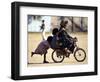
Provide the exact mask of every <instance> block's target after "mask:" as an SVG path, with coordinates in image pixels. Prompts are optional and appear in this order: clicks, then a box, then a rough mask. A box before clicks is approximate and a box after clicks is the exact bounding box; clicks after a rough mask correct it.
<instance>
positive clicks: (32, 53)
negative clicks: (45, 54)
mask: <svg viewBox="0 0 100 82" xmlns="http://www.w3.org/2000/svg"><path fill="white" fill-rule="evenodd" d="M34 54H40V55H41V56H42V54H41V53H37V52H31V57H32V56H33V55H34Z"/></svg>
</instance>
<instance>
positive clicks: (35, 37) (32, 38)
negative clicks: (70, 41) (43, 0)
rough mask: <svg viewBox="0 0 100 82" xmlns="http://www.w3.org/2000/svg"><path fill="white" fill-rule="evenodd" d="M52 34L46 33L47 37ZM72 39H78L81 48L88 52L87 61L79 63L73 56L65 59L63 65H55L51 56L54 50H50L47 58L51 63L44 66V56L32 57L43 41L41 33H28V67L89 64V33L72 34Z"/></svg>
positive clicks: (36, 55)
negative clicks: (32, 53)
mask: <svg viewBox="0 0 100 82" xmlns="http://www.w3.org/2000/svg"><path fill="white" fill-rule="evenodd" d="M49 35H50V33H46V36H49ZM70 35H71V36H72V37H77V38H78V45H79V47H80V48H83V49H84V50H85V52H86V59H85V60H84V61H83V62H77V61H76V60H75V58H74V56H73V54H71V55H70V57H69V58H66V57H65V59H64V61H63V62H62V63H54V61H53V60H52V58H51V54H52V52H53V50H52V49H49V50H48V54H47V56H46V59H47V61H49V63H48V64H47V63H46V64H43V55H42V56H41V55H39V54H35V55H34V56H33V57H31V52H32V51H34V50H35V49H36V47H37V45H38V44H39V43H40V42H41V41H42V36H41V33H28V44H27V45H28V60H27V62H28V66H52V65H55V66H56V65H67V64H68V65H72V64H75V65H76V64H87V63H88V46H87V45H88V44H87V42H88V39H87V33H82V32H80V33H72V34H70Z"/></svg>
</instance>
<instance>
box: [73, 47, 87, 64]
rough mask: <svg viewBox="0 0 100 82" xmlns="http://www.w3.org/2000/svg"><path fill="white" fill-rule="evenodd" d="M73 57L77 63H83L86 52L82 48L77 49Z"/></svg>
mask: <svg viewBox="0 0 100 82" xmlns="http://www.w3.org/2000/svg"><path fill="white" fill-rule="evenodd" d="M74 57H75V59H76V60H77V61H78V62H83V61H84V60H85V59H86V52H85V50H83V49H82V48H78V49H77V50H76V51H75V52H74Z"/></svg>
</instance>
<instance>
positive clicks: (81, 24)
mask: <svg viewBox="0 0 100 82" xmlns="http://www.w3.org/2000/svg"><path fill="white" fill-rule="evenodd" d="M42 20H45V22H44V24H45V31H46V32H50V31H51V30H52V29H53V28H59V27H60V26H59V25H60V22H61V20H67V21H68V24H67V26H66V30H67V31H68V32H87V30H88V18H87V17H72V16H41V15H28V32H41V31H40V26H41V24H42Z"/></svg>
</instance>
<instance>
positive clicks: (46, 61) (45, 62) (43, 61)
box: [43, 52, 49, 63]
mask: <svg viewBox="0 0 100 82" xmlns="http://www.w3.org/2000/svg"><path fill="white" fill-rule="evenodd" d="M46 54H47V52H46V53H45V54H44V61H43V63H49V62H48V61H46Z"/></svg>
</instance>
